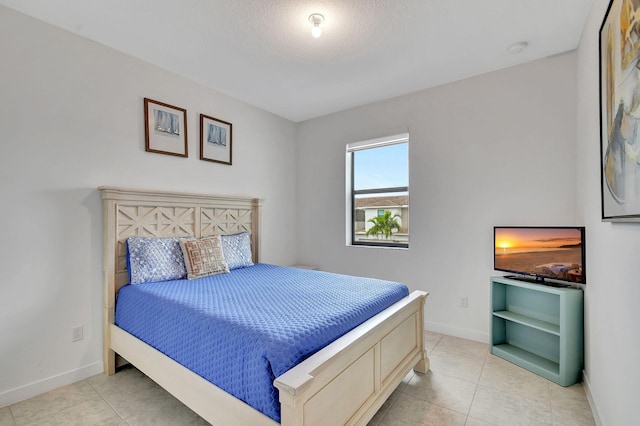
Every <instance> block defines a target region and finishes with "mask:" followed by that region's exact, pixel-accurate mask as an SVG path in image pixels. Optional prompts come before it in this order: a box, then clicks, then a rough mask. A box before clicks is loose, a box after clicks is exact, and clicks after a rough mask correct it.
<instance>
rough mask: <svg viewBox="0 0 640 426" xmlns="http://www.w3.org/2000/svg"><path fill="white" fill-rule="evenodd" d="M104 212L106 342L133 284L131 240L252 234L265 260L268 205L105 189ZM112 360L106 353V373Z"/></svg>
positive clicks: (253, 246) (257, 256) (255, 251)
mask: <svg viewBox="0 0 640 426" xmlns="http://www.w3.org/2000/svg"><path fill="white" fill-rule="evenodd" d="M99 189H100V192H101V193H102V210H103V217H102V222H103V228H102V229H103V268H104V275H105V276H104V308H105V343H106V339H107V337H108V336H107V334H108V333H109V331H108V329H109V324H113V315H114V309H115V300H116V294H117V293H118V290H119V289H120V288H121V287H122V286H124V285H125V284H127V283H128V282H129V274H128V272H127V261H126V254H127V248H126V240H127V238H128V237H130V236H132V235H138V236H147V237H186V236H192V237H195V238H201V237H206V236H209V235H217V234H234V233H238V232H243V231H247V232H249V233H250V234H251V250H252V252H253V261H254V262H258V261H259V260H260V207H261V204H262V200H261V199H259V198H248V197H228V196H213V195H204V194H190V193H179V192H164V191H150V190H139V189H126V188H115V187H104V186H103V187H100V188H99ZM106 364H107V355H106V353H105V368H106Z"/></svg>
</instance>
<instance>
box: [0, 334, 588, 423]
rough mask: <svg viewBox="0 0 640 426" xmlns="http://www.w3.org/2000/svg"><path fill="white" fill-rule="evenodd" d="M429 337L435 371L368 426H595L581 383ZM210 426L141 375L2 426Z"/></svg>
mask: <svg viewBox="0 0 640 426" xmlns="http://www.w3.org/2000/svg"><path fill="white" fill-rule="evenodd" d="M426 337H427V338H426V346H427V352H428V354H429V358H430V360H431V371H430V372H429V373H427V374H425V375H421V374H415V373H409V374H408V375H407V376H406V377H405V379H404V381H403V382H402V383H401V384H400V386H398V388H397V389H396V390H395V392H394V393H393V394H392V395H391V397H390V398H389V400H387V402H386V403H385V404H384V405H383V406H382V408H381V409H380V411H379V412H378V414H376V416H375V417H374V418H373V419H372V420H371V422H370V423H369V426H387V425H467V426H482V425H509V426H512V425H535V426H540V425H553V426H558V425H576V426H578V425H579V426H588V425H595V422H594V420H593V416H592V415H591V410H590V408H589V404H588V403H587V399H586V396H585V393H584V389H583V387H582V385H581V384H577V385H574V386H571V387H568V388H563V387H561V386H558V385H556V384H555V383H552V382H549V381H547V380H545V379H543V378H541V377H539V376H536V375H535V374H533V373H530V372H528V371H526V370H523V369H521V368H520V367H517V366H515V365H513V364H511V363H509V362H507V361H504V360H502V359H501V358H498V357H495V356H493V355H491V354H489V353H488V346H487V345H486V344H483V343H478V342H473V341H470V340H464V339H459V338H455V337H450V336H444V335H441V334H437V333H431V332H427V334H426ZM206 424H207V422H205V421H204V420H203V419H202V418H200V417H199V416H198V415H196V414H195V413H193V412H192V411H191V410H189V409H188V408H187V407H185V406H184V405H183V404H182V403H180V402H179V401H178V400H176V399H175V398H174V397H172V396H171V395H169V394H168V393H167V392H166V391H164V390H163V389H162V388H160V387H159V386H158V385H156V384H155V383H154V382H153V381H151V380H150V379H148V378H147V377H146V376H144V375H143V374H142V373H140V372H139V371H138V370H136V369H135V368H127V369H124V370H122V371H120V372H118V374H116V375H114V376H110V377H108V376H105V375H102V374H100V375H97V376H93V377H91V378H89V379H86V380H82V381H80V382H77V383H74V384H71V385H68V386H65V387H62V388H60V389H56V390H53V391H51V392H47V393H45V394H43V395H39V396H36V397H34V398H31V399H28V400H26V401H22V402H19V403H17V404H13V405H11V406H9V407H5V408H0V426H15V425H17V426H20V425H82V426H85V425H172V426H173V425H206ZM328 426H332V425H328Z"/></svg>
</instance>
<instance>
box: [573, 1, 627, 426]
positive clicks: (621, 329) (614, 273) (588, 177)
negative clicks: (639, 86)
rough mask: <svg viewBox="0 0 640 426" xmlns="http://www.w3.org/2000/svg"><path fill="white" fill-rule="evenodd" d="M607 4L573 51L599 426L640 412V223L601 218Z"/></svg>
mask: <svg viewBox="0 0 640 426" xmlns="http://www.w3.org/2000/svg"><path fill="white" fill-rule="evenodd" d="M608 4H609V1H608V0H595V1H594V2H593V7H592V10H591V14H590V15H589V19H588V21H587V24H586V26H585V29H584V33H583V36H582V40H581V42H580V46H579V48H578V52H577V57H578V59H577V77H578V78H577V84H578V97H577V146H576V154H577V155H576V157H577V160H578V170H577V171H578V185H577V190H578V204H579V205H578V211H579V212H580V214H581V215H582V216H583V219H582V220H583V221H584V222H585V223H586V226H587V244H586V247H587V276H588V278H587V282H588V283H587V286H586V291H585V327H586V333H585V352H586V360H585V373H586V382H587V384H588V388H589V392H590V395H591V397H592V401H591V402H592V407H593V408H594V409H595V411H596V415H597V416H598V417H599V419H600V424H602V425H616V426H618V425H619V426H624V425H632V424H637V423H638V415H639V413H640V410H639V407H638V401H639V396H640V363H638V360H640V332H639V331H638V324H640V309H639V308H638V302H639V301H640V278H639V275H638V261H639V260H640V224H638V223H635V224H630V223H627V224H623V223H608V222H607V223H603V222H602V221H601V220H600V217H601V210H600V206H601V204H600V200H601V196H600V127H599V114H600V112H599V111H600V110H599V74H598V62H599V56H598V46H599V39H598V37H599V29H600V25H601V24H602V19H603V18H604V15H605V11H606V9H607V6H608Z"/></svg>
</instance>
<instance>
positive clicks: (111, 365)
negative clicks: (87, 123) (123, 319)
mask: <svg viewBox="0 0 640 426" xmlns="http://www.w3.org/2000/svg"><path fill="white" fill-rule="evenodd" d="M100 192H101V193H102V215H103V218H102V223H103V226H102V232H103V235H102V256H103V261H102V265H103V266H102V267H103V272H104V287H103V290H104V291H103V303H104V304H103V309H104V313H103V317H102V324H103V326H102V333H103V336H102V338H103V342H102V356H103V365H104V374H107V375H112V374H114V373H115V372H116V354H115V352H114V351H113V350H111V324H113V323H114V313H115V276H116V271H115V269H116V265H115V263H114V262H113V261H112V260H113V259H114V254H115V251H116V240H115V235H116V231H115V201H114V200H113V199H107V195H108V194H107V188H100Z"/></svg>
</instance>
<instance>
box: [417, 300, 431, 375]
mask: <svg viewBox="0 0 640 426" xmlns="http://www.w3.org/2000/svg"><path fill="white" fill-rule="evenodd" d="M427 297H429V293H425V295H424V297H421V298H420V305H421V306H420V309H419V310H418V323H419V325H420V326H419V327H418V334H419V335H418V336H417V338H418V344H419V345H420V347H421V348H422V351H421V355H422V357H421V358H420V360H418V363H417V364H416V365H415V367H413V370H414V371H415V372H417V373H421V374H427V372H428V371H429V368H430V365H429V358H428V357H427V349H426V348H425V347H424V331H425V330H424V303H425V301H426V300H427Z"/></svg>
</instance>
